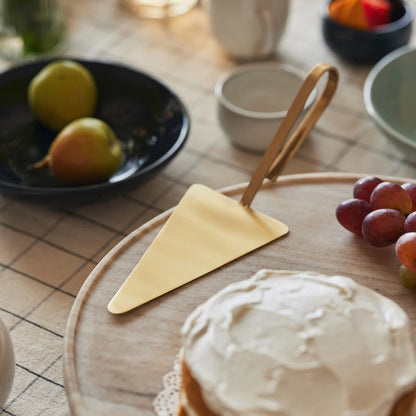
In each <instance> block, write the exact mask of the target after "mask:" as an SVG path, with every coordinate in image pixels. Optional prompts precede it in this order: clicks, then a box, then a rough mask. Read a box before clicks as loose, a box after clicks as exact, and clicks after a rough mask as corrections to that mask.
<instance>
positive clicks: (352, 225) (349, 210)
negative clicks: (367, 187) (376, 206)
mask: <svg viewBox="0 0 416 416" xmlns="http://www.w3.org/2000/svg"><path fill="white" fill-rule="evenodd" d="M370 212H371V205H370V204H369V203H368V202H366V201H363V200H362V199H356V198H352V199H348V200H347V201H344V202H341V203H340V204H339V205H338V207H337V209H336V212H335V215H336V217H337V220H338V222H339V223H340V224H341V225H342V226H343V227H344V228H346V229H347V230H348V231H351V232H352V233H354V234H357V235H362V234H361V225H362V223H363V220H364V218H365V216H366V215H367V214H369V213H370Z"/></svg>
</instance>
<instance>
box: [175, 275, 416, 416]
mask: <svg viewBox="0 0 416 416" xmlns="http://www.w3.org/2000/svg"><path fill="white" fill-rule="evenodd" d="M181 334H182V349H181V361H182V374H181V383H182V385H181V393H180V405H179V409H178V415H187V416H204V415H209V416H271V415H273V416H318V415H319V416H389V415H393V414H394V415H401V416H402V415H403V416H404V415H407V414H409V413H408V408H409V407H410V405H409V403H411V402H412V400H413V395H414V394H413V391H414V386H415V383H416V361H415V354H414V347H413V344H412V340H411V332H410V324H409V320H408V317H407V315H406V313H405V312H404V311H403V310H402V309H401V308H400V307H399V306H398V305H397V304H396V303H394V302H393V301H391V300H390V299H387V298H386V297H384V296H382V295H380V294H378V293H376V292H375V291H373V290H371V289H368V288H366V287H364V286H361V285H359V284H357V283H356V282H354V281H353V280H352V279H350V278H347V277H343V276H324V275H320V274H317V273H313V272H291V271H275V270H261V271H259V272H258V273H257V274H256V275H254V276H253V277H252V278H251V279H248V280H245V281H242V282H238V283H234V284H231V285H229V286H228V287H226V288H225V289H223V290H221V291H220V292H218V293H217V294H215V295H214V296H213V297H212V298H210V299H209V300H208V301H206V302H205V303H204V304H202V305H200V306H199V307H198V308H197V309H196V310H194V311H193V312H192V314H191V315H190V316H189V317H188V319H187V320H186V322H185V324H184V326H183V328H182V333H181ZM398 403H399V406H402V410H400V409H399V410H400V411H399V412H396V411H395V410H393V409H396V410H397V404H398Z"/></svg>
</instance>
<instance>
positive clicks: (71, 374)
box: [64, 174, 416, 416]
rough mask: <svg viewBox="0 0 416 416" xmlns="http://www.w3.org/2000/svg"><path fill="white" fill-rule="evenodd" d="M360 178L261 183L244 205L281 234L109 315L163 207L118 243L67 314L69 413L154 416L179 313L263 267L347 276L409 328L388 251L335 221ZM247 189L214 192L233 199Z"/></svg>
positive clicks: (411, 299) (411, 304) (413, 301)
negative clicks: (277, 223)
mask: <svg viewBox="0 0 416 416" xmlns="http://www.w3.org/2000/svg"><path fill="white" fill-rule="evenodd" d="M361 176H363V175H357V174H306V175H290V176H283V177H281V178H279V179H278V180H277V182H276V183H272V182H267V183H265V185H263V187H262V188H261V190H260V191H259V193H258V194H257V195H256V198H255V200H254V202H253V204H252V207H253V208H254V209H257V210H259V211H261V212H263V213H265V214H267V215H270V216H271V217H274V218H276V219H279V220H281V221H282V222H284V223H285V224H287V225H288V226H289V228H290V232H289V234H288V235H287V236H286V237H283V238H281V239H279V240H277V241H274V242H272V243H270V244H268V245H266V246H264V247H262V248H260V249H258V250H256V251H254V252H252V253H250V254H247V255H246V256H244V257H242V258H240V259H238V260H236V261H234V262H232V263H229V264H228V265H225V266H223V267H222V268H220V269H218V270H216V271H215V272H212V273H210V274H208V275H205V276H204V277H202V278H199V279H197V280H195V281H193V282H191V283H189V284H187V285H185V286H183V287H181V288H178V289H176V290H174V291H173V292H171V293H169V294H167V295H164V296H162V297H160V298H158V299H156V300H154V301H152V302H150V303H148V304H146V305H144V306H141V307H139V308H137V309H135V310H133V311H131V312H129V313H127V314H124V315H111V314H110V313H108V312H107V309H106V307H107V304H108V302H109V301H110V299H111V298H112V297H113V295H114V294H115V292H116V291H117V290H118V288H119V287H120V285H121V284H122V283H123V282H124V280H125V279H126V278H127V276H128V275H129V273H130V271H131V270H132V269H133V267H134V266H135V265H136V263H137V262H138V260H139V259H140V257H141V255H142V254H143V253H144V251H145V250H146V248H147V247H148V246H149V244H150V243H151V241H152V240H153V238H154V237H155V236H156V234H157V233H158V232H159V230H160V228H161V227H162V226H163V224H164V223H165V221H166V219H167V218H168V217H169V215H170V213H171V212H172V210H170V211H167V212H166V213H164V214H162V215H160V216H158V217H156V218H155V219H153V220H152V221H150V222H148V223H146V224H145V225H143V226H142V227H140V228H139V229H137V230H136V231H135V232H133V233H132V234H130V235H129V236H128V237H126V238H125V239H124V240H123V241H121V242H120V243H119V244H118V245H117V246H116V247H115V248H114V249H113V250H112V251H111V252H109V253H108V254H107V256H106V257H105V258H104V259H103V260H102V261H101V262H100V263H99V264H98V265H97V267H96V268H95V269H94V271H93V272H92V273H91V275H90V276H89V277H88V279H87V280H86V282H85V283H84V285H83V287H82V288H81V290H80V292H79V294H78V296H77V298H76V300H75V303H74V306H73V309H72V311H71V314H70V316H69V320H68V326H67V332H66V336H65V343H64V379H65V387H66V391H67V395H68V399H69V403H70V407H71V410H72V412H73V414H74V415H82V416H84V415H85V416H86V415H112V416H113V415H124V416H129V415H135V416H137V415H154V412H153V407H152V401H153V399H154V397H155V395H156V394H157V393H159V392H160V391H161V390H162V376H163V375H164V374H166V373H167V372H169V371H170V370H171V369H172V365H173V362H174V359H175V357H176V355H177V354H178V351H179V348H180V328H181V326H182V324H183V322H184V320H185V319H186V317H187V316H188V315H189V313H190V312H191V311H192V310H193V309H194V308H195V307H196V306H197V305H199V304H200V303H202V302H203V301H205V300H206V299H207V298H208V297H210V296H211V295H213V294H214V293H215V292H217V291H218V290H220V289H221V288H223V287H224V286H226V285H228V284H229V283H231V282H235V281H238V280H243V279H246V278H249V277H250V276H252V275H253V274H254V273H255V272H256V271H258V270H259V269H262V268H272V269H288V270H313V271H317V272H321V273H324V274H343V275H346V276H350V277H352V278H353V279H354V280H356V281H357V282H359V283H361V284H364V285H366V286H368V287H370V288H373V289H375V290H376V291H378V292H380V293H382V294H383V295H385V296H387V297H389V298H391V299H393V300H394V301H396V302H397V303H398V304H399V305H401V306H402V307H403V308H404V309H405V311H406V312H407V313H408V314H409V316H410V319H411V320H412V322H413V323H415V319H416V296H415V295H414V294H413V293H412V292H410V291H409V290H407V289H405V288H403V287H402V286H401V284H400V283H399V281H398V268H399V262H398V260H397V259H396V257H395V254H394V249H393V246H390V247H387V248H374V247H371V246H369V245H368V244H366V243H365V242H364V241H363V240H362V239H361V238H359V237H357V236H354V235H352V234H351V233H349V232H347V231H346V230H344V229H343V228H342V227H341V226H340V225H339V224H338V222H337V220H336V218H335V209H336V206H337V205H338V204H339V202H341V201H343V200H345V199H348V198H351V197H352V186H353V183H354V182H355V181H356V180H357V178H359V177H361ZM384 179H386V180H391V181H395V182H398V183H400V182H405V181H408V180H407V179H404V178H395V177H384ZM246 185H247V184H240V185H237V186H234V187H231V188H227V189H225V190H223V192H224V193H225V194H227V195H229V196H230V197H232V198H235V199H237V200H238V199H240V197H241V194H242V192H243V190H244V189H245V187H246ZM413 338H414V341H416V331H414V334H413ZM346 348H348V346H346Z"/></svg>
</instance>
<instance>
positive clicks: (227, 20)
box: [207, 0, 290, 59]
mask: <svg viewBox="0 0 416 416" xmlns="http://www.w3.org/2000/svg"><path fill="white" fill-rule="evenodd" d="M289 1H290V0H208V1H207V7H208V10H209V15H210V22H211V27H212V32H213V34H214V36H215V38H216V39H217V40H218V42H219V43H220V44H221V45H222V46H223V47H224V48H225V50H227V51H228V53H229V54H230V55H231V56H232V57H234V58H236V59H252V58H264V57H267V56H271V55H273V54H274V53H275V52H276V50H277V44H278V42H279V40H280V38H281V36H282V35H283V32H284V30H285V27H286V22H287V18H288V14H289Z"/></svg>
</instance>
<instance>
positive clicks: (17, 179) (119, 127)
mask: <svg viewBox="0 0 416 416" xmlns="http://www.w3.org/2000/svg"><path fill="white" fill-rule="evenodd" d="M65 59H70V58H65ZM49 62H50V61H38V62H32V63H28V64H23V65H21V66H17V67H14V68H12V69H10V70H8V71H6V72H4V73H1V74H0V193H3V194H7V195H12V196H17V197H28V198H31V199H36V200H41V201H46V202H48V203H51V202H59V201H61V200H62V201H63V200H65V201H66V200H72V201H76V202H78V201H83V200H88V199H95V198H97V197H98V196H103V195H110V194H112V193H113V191H118V190H119V189H121V188H125V187H128V186H135V185H136V184H138V183H139V182H141V181H144V180H147V179H148V178H149V177H150V176H151V175H153V174H154V173H156V172H157V171H158V170H159V169H160V168H162V167H163V166H165V165H166V164H167V163H168V162H169V161H170V160H171V159H172V158H173V157H174V156H175V155H176V154H177V153H178V152H179V151H180V149H181V148H182V146H183V145H184V143H185V140H186V138H187V136H188V132H189V124H190V120H189V116H188V113H187V111H186V109H185V107H184V105H183V104H182V102H181V100H180V99H179V97H177V96H176V95H175V94H174V93H173V92H172V91H171V90H170V89H169V88H168V87H167V86H165V85H164V84H162V83H161V82H159V81H158V80H156V79H154V78H153V77H151V76H149V75H147V74H145V73H142V72H140V71H136V70H134V69H132V68H128V67H126V66H123V65H118V64H115V63H109V62H99V61H85V60H82V61H80V60H78V62H80V63H81V64H83V65H84V66H85V67H86V68H88V69H89V70H90V71H91V73H92V75H93V76H94V78H95V81H96V83H97V87H98V105H97V110H96V113H95V114H94V117H96V118H99V119H101V120H103V121H105V122H106V123H107V124H109V126H110V127H111V128H112V129H113V130H114V132H115V133H116V136H117V137H118V138H119V140H120V142H121V146H122V148H123V153H124V162H123V164H122V166H121V167H120V169H119V170H118V171H117V172H116V173H115V174H114V175H113V176H112V177H111V178H110V179H109V180H108V181H104V182H101V183H97V184H93V185H85V186H67V185H64V184H63V183H60V182H59V181H58V180H57V179H56V178H55V177H54V176H53V175H52V174H51V173H50V171H49V169H47V168H46V169H39V170H34V169H31V168H30V166H31V165H32V164H33V163H34V162H35V161H37V160H40V159H41V158H43V156H44V155H45V154H46V153H47V152H48V149H49V146H50V144H51V143H52V141H53V139H54V138H55V136H56V132H53V131H50V130H49V129H47V128H46V127H45V126H43V125H42V124H41V123H40V122H38V121H37V120H36V119H35V118H34V116H33V114H32V112H31V110H30V108H29V105H28V100H27V90H28V86H29V83H30V81H31V80H32V78H33V77H34V76H35V75H36V74H37V73H38V72H39V71H40V70H41V69H42V68H43V67H44V66H45V65H47V64H48V63H49Z"/></svg>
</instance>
